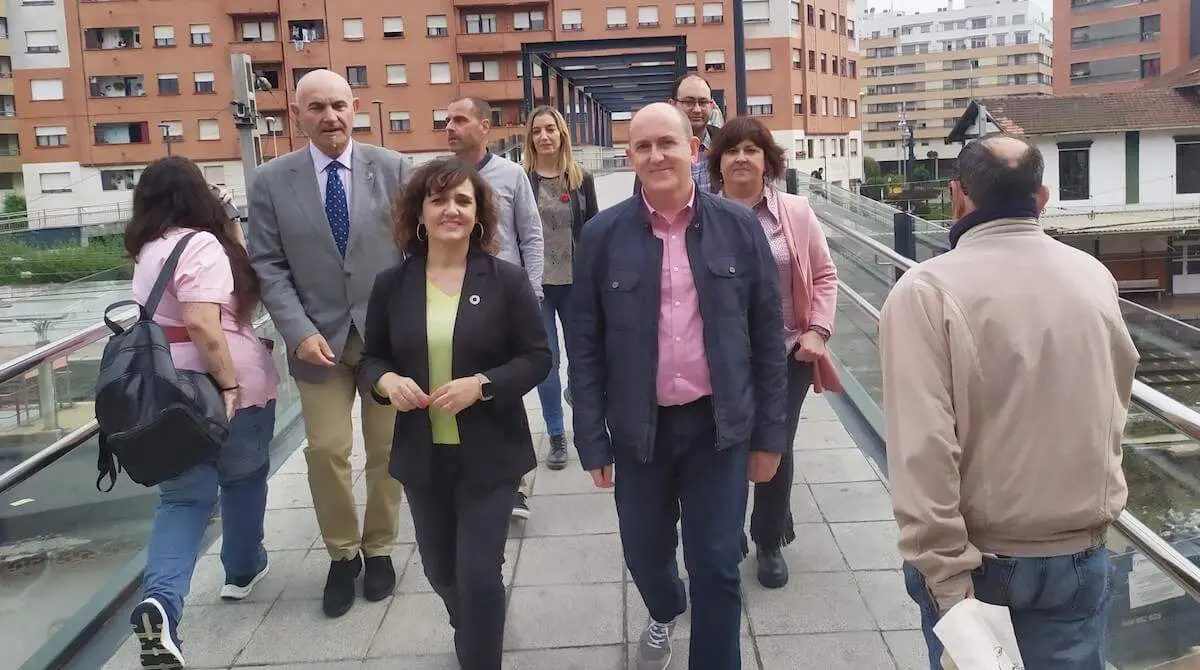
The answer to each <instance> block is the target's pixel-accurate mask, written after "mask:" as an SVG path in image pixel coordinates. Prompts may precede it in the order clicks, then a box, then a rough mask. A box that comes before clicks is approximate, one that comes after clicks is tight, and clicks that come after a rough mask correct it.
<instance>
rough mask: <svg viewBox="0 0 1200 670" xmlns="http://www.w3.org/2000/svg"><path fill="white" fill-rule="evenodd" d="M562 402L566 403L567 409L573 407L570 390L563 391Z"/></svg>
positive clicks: (573, 402)
mask: <svg viewBox="0 0 1200 670" xmlns="http://www.w3.org/2000/svg"><path fill="white" fill-rule="evenodd" d="M563 400H565V401H567V407H572V408H573V407H575V401H574V400H572V399H571V389H569V388H568V389H567V390H565V391H563Z"/></svg>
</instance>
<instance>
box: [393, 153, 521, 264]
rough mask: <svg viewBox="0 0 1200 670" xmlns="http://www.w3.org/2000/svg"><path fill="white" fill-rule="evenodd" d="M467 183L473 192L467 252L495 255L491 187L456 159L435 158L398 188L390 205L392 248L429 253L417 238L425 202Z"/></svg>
mask: <svg viewBox="0 0 1200 670" xmlns="http://www.w3.org/2000/svg"><path fill="white" fill-rule="evenodd" d="M467 180H470V182H471V186H472V187H474V191H475V223H476V224H477V225H476V227H475V228H473V229H472V230H471V248H472V249H480V250H482V251H485V252H487V253H489V254H495V253H496V250H497V247H498V242H497V239H496V238H497V231H498V228H499V226H500V213H499V210H498V209H497V208H496V200H495V196H494V194H493V192H492V187H490V186H488V184H487V182H486V181H484V180H483V177H481V176H480V175H479V171H478V170H476V169H475V166H473V165H470V164H469V163H467V162H465V161H463V160H460V159H458V158H439V159H436V160H432V161H429V162H428V163H426V164H424V165H422V166H421V167H419V168H417V169H416V171H414V172H413V175H412V178H410V179H409V180H408V183H407V184H405V185H404V186H402V187H401V188H400V191H399V192H398V193H397V194H396V197H395V198H394V199H393V201H392V235H393V238H394V239H395V241H396V246H397V247H399V248H400V249H402V250H403V251H405V252H406V253H408V254H412V255H414V256H424V255H425V254H426V253H427V252H428V251H429V238H428V237H427V236H422V237H417V227H418V226H420V225H423V224H422V223H421V211H422V209H423V208H424V205H425V198H428V197H430V196H434V195H437V194H439V193H443V192H445V191H446V190H448V189H452V188H457V187H458V186H460V185H461V184H462V183H463V182H465V181H467Z"/></svg>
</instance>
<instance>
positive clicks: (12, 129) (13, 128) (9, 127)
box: [0, 114, 20, 156]
mask: <svg viewBox="0 0 1200 670" xmlns="http://www.w3.org/2000/svg"><path fill="white" fill-rule="evenodd" d="M19 129H20V123H19V122H18V121H17V117H16V116H15V115H13V116H8V115H5V114H0V135H14V136H15V135H16V134H17V131H18V130H19ZM8 150H9V147H8V145H6V144H4V142H2V141H0V156H3V155H5V152H7V151H8ZM14 150H15V148H14Z"/></svg>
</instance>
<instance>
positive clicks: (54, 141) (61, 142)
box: [33, 126, 67, 191]
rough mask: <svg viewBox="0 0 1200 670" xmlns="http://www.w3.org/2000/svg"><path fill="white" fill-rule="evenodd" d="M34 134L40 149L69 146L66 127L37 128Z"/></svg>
mask: <svg viewBox="0 0 1200 670" xmlns="http://www.w3.org/2000/svg"><path fill="white" fill-rule="evenodd" d="M33 134H34V136H35V137H36V138H37V145H38V146H39V147H65V146H67V127H66V126H37V127H35V128H34V129H33ZM42 190H43V191H44V190H46V189H42Z"/></svg>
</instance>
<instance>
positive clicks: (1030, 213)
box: [950, 197, 1038, 249]
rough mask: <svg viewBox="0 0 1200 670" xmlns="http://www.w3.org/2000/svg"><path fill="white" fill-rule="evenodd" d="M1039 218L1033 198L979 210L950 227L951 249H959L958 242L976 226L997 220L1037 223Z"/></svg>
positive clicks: (1035, 201)
mask: <svg viewBox="0 0 1200 670" xmlns="http://www.w3.org/2000/svg"><path fill="white" fill-rule="evenodd" d="M1037 218H1038V207H1037V200H1035V199H1033V198H1032V197H1031V198H1025V199H1024V200H1018V201H1015V202H1005V203H1001V204H1000V205H997V206H995V207H989V208H985V209H977V210H975V211H974V212H971V213H970V214H968V215H966V216H964V217H963V218H961V219H959V220H958V221H956V222H955V224H954V225H953V226H951V227H950V248H951V249H953V248H955V247H957V246H958V241H959V240H960V239H962V236H963V235H965V234H966V233H967V231H969V230H971V229H972V228H974V227H976V226H980V225H983V224H985V223H988V222H991V221H995V220H997V219H1033V220H1035V221H1036V220H1037Z"/></svg>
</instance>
